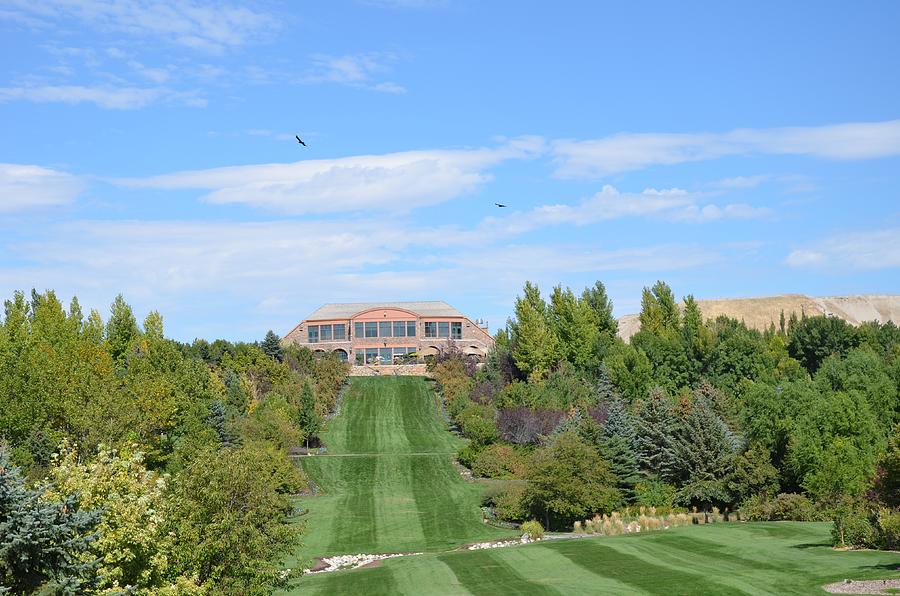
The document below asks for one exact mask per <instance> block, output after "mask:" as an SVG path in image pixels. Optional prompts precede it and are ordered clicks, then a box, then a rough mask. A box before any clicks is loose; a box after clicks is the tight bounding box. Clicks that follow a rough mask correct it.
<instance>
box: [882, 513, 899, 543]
mask: <svg viewBox="0 0 900 596" xmlns="http://www.w3.org/2000/svg"><path fill="white" fill-rule="evenodd" d="M878 529H879V533H880V534H881V535H880V536H879V543H880V544H879V546H880V547H881V548H884V549H887V550H900V511H891V510H890V509H882V510H881V511H879V512H878Z"/></svg>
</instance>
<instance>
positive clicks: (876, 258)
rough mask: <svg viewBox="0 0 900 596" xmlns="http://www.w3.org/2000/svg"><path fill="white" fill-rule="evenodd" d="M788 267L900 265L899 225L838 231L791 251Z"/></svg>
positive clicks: (831, 268) (847, 268)
mask: <svg viewBox="0 0 900 596" xmlns="http://www.w3.org/2000/svg"><path fill="white" fill-rule="evenodd" d="M786 263H787V264H788V265H790V266H791V267H797V268H811V269H821V270H828V271H854V270H860V269H863V270H878V269H894V268H897V267H900V228H887V229H881V230H870V231H864V232H856V233H849V234H837V235H834V236H832V237H830V238H824V239H822V240H820V241H818V242H814V243H812V244H811V245H809V246H807V247H804V248H798V249H796V250H794V251H792V252H791V253H790V254H789V255H788V257H787V259H786Z"/></svg>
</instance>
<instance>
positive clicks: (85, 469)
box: [50, 443, 174, 595]
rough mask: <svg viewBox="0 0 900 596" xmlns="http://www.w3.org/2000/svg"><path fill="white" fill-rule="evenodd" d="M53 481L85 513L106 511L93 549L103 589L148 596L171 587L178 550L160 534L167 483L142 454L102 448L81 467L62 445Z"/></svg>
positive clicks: (56, 490)
mask: <svg viewBox="0 0 900 596" xmlns="http://www.w3.org/2000/svg"><path fill="white" fill-rule="evenodd" d="M50 478H51V479H52V481H53V483H54V487H55V488H54V491H53V492H54V493H56V495H58V498H64V496H65V495H76V496H77V502H78V505H79V507H81V508H82V509H86V510H87V509H93V510H98V511H102V512H103V515H102V517H101V519H100V522H99V524H98V525H97V527H96V540H95V541H93V542H92V544H91V551H92V553H94V554H96V556H97V558H98V561H99V565H98V567H97V577H98V582H97V588H98V589H99V590H101V591H103V592H104V593H107V592H128V593H129V594H147V595H149V594H152V593H156V591H157V590H158V589H159V588H162V587H164V586H166V585H168V584H169V580H168V577H167V576H168V572H169V569H168V558H169V557H170V556H171V554H172V549H173V547H174V545H173V544H172V540H171V538H170V537H169V536H166V535H165V534H164V533H163V532H162V528H163V524H164V514H165V511H166V501H165V493H166V486H167V483H168V478H167V477H165V476H162V475H160V474H158V473H155V472H151V471H148V470H147V468H146V467H144V458H143V454H142V453H140V452H139V451H130V450H127V449H126V450H124V451H121V452H117V451H115V450H111V449H105V448H103V449H101V450H100V451H99V452H98V453H97V455H96V456H95V457H93V458H91V459H90V461H88V462H87V463H81V462H79V460H78V453H77V452H76V450H75V449H74V448H73V447H72V446H71V445H70V444H68V443H64V444H63V447H62V449H61V452H60V454H59V457H58V459H57V460H56V462H55V464H54V466H53V467H52V468H51V470H50Z"/></svg>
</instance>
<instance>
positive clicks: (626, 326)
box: [619, 294, 900, 340]
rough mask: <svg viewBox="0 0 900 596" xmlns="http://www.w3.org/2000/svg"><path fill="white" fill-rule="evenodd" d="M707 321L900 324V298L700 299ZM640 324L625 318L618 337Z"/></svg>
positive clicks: (756, 324) (751, 324)
mask: <svg viewBox="0 0 900 596" xmlns="http://www.w3.org/2000/svg"><path fill="white" fill-rule="evenodd" d="M697 303H698V304H699V305H700V310H701V311H702V312H703V318H704V319H714V318H716V317H718V316H719V315H725V316H728V317H732V318H735V319H739V320H743V321H744V322H745V323H746V324H747V326H748V327H753V328H756V329H759V330H764V329H767V328H768V327H769V325H770V324H772V323H775V325H776V326H777V325H778V321H779V317H780V316H781V311H784V316H785V317H789V316H790V314H791V313H792V312H795V313H797V316H800V314H801V313H804V312H805V313H806V314H807V315H813V316H814V315H824V314H827V315H830V316H835V317H840V318H842V319H844V320H845V321H847V322H848V323H851V324H853V325H859V324H860V323H863V322H865V321H880V322H882V323H884V322H886V321H893V322H894V323H900V296H826V297H823V298H814V297H811V296H804V295H803V294H784V295H782V296H764V297H760V298H725V299H719V300H698V301H697ZM640 328H641V323H640V321H639V320H638V315H636V314H634V315H624V316H623V317H621V318H620V319H619V337H622V338H623V339H626V340H628V339H630V338H631V336H632V335H634V334H635V333H637V332H638V330H639V329H640Z"/></svg>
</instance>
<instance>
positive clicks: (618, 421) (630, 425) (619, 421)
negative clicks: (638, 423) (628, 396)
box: [600, 398, 641, 501]
mask: <svg viewBox="0 0 900 596" xmlns="http://www.w3.org/2000/svg"><path fill="white" fill-rule="evenodd" d="M635 445H636V433H635V425H634V420H633V418H632V416H631V414H630V413H629V412H628V409H627V407H626V404H625V401H624V400H622V399H621V398H618V399H615V400H613V401H612V402H610V403H609V406H608V414H607V418H606V423H605V424H604V425H603V441H602V445H601V449H600V454H601V455H602V456H603V459H605V460H606V461H607V462H608V463H609V467H610V470H611V471H612V473H613V474H615V476H616V479H617V484H616V485H617V487H618V488H619V490H620V491H621V492H622V495H623V496H624V497H625V498H626V499H628V500H629V501H631V500H633V498H634V485H635V484H637V483H638V482H639V481H640V479H641V476H640V468H639V466H638V459H637V452H636V449H635Z"/></svg>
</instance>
